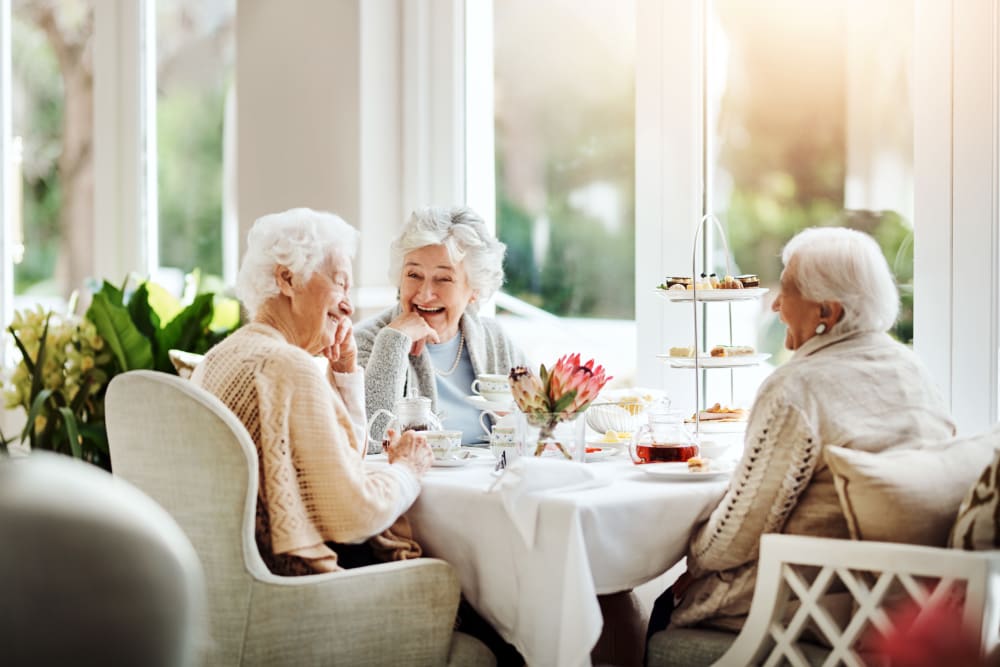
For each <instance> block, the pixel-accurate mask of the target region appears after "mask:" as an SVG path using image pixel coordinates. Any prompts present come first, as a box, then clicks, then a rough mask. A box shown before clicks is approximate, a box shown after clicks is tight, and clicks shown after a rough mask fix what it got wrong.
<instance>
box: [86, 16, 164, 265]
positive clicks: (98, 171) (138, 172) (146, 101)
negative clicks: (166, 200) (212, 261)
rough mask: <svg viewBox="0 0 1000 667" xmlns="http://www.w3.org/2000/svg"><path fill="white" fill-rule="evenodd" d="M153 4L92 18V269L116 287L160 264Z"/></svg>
mask: <svg viewBox="0 0 1000 667" xmlns="http://www.w3.org/2000/svg"><path fill="white" fill-rule="evenodd" d="M153 11H154V9H153V8H152V7H150V6H149V4H148V0H140V1H139V2H136V1H134V0H100V1H99V2H97V3H96V5H95V13H94V38H93V41H92V45H93V50H94V53H93V57H94V266H95V267H97V268H98V274H99V275H101V276H106V277H107V278H108V279H109V280H114V281H118V280H120V279H122V278H124V277H125V276H126V275H127V274H129V273H131V272H135V273H138V274H139V275H141V276H147V275H149V272H150V271H151V270H152V269H153V268H154V267H155V266H156V264H157V247H158V245H157V243H158V238H157V232H156V217H157V203H156V201H157V200H156V124H155V118H156V116H155V111H156V107H155V105H156V93H155V82H156V79H155V71H156V70H155V67H156V33H155V23H154V16H153V14H152V12H153Z"/></svg>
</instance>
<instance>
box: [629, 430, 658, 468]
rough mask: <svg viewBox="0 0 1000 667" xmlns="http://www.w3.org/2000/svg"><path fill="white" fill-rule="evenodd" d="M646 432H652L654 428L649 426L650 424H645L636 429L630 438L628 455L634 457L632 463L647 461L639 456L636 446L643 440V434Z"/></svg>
mask: <svg viewBox="0 0 1000 667" xmlns="http://www.w3.org/2000/svg"><path fill="white" fill-rule="evenodd" d="M645 433H652V430H651V429H650V428H649V424H643V425H642V426H640V427H639V428H638V429H636V431H635V433H633V434H632V439H631V440H629V443H628V455H629V457H630V458H631V459H632V463H636V464H638V463H645V461H643V460H642V459H640V458H639V454H638V453H637V452H636V447H638V446H639V443H640V442H641V441H642V436H643V434H645Z"/></svg>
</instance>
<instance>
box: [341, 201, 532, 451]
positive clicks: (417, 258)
mask: <svg viewBox="0 0 1000 667" xmlns="http://www.w3.org/2000/svg"><path fill="white" fill-rule="evenodd" d="M505 250H506V246H504V244H503V243H501V242H500V241H498V240H497V239H496V238H495V237H494V236H493V234H491V233H490V231H489V230H488V229H487V228H486V223H484V222H483V219H482V218H480V217H479V216H478V215H476V213H474V212H473V211H472V210H470V209H468V208H462V207H456V208H451V209H447V208H436V207H433V208H424V209H421V210H418V211H415V212H414V213H413V215H411V216H410V219H409V220H408V221H407V223H406V224H405V225H404V226H403V229H402V231H401V232H400V234H399V236H398V237H397V238H396V239H395V240H394V241H393V242H392V245H391V250H390V252H391V257H390V266H389V276H390V279H391V280H393V281H394V282H395V283H396V285H397V286H398V288H399V303H397V304H396V305H395V306H393V307H391V308H389V309H388V310H385V311H384V312H382V313H380V314H379V315H376V316H375V317H373V318H371V319H369V320H366V321H364V322H362V323H361V324H359V325H358V326H357V327H355V329H354V333H355V336H356V338H357V342H358V362H359V363H360V364H361V365H362V366H363V367H364V369H365V400H366V406H367V409H368V414H369V415H372V414H375V411H376V410H379V409H386V410H390V411H391V410H392V409H393V406H394V405H395V403H396V401H397V400H398V399H399V398H402V397H403V396H424V397H428V398H430V399H431V404H432V409H433V410H434V411H435V412H436V413H438V414H439V415H441V417H442V421H443V424H444V427H445V428H448V429H457V430H461V431H462V433H463V437H462V440H463V442H464V443H474V442H478V441H479V440H481V436H482V428H481V427H480V425H479V415H480V411H479V410H478V409H476V408H475V407H474V406H473V405H471V404H470V403H468V402H467V401H466V397H467V396H468V395H469V394H470V393H471V385H472V381H473V380H474V379H475V377H476V375H478V374H480V373H503V374H506V373H507V372H509V371H510V369H511V367H513V366H516V365H519V364H523V363H524V358H523V355H522V354H521V353H520V352H519V351H518V350H516V349H515V348H514V346H513V344H512V343H511V341H510V339H509V338H507V336H506V335H505V334H504V333H503V331H502V330H501V329H500V326H499V324H497V323H496V322H495V321H494V320H492V319H488V318H481V317H479V315H478V314H477V311H478V307H479V304H480V303H481V302H483V301H486V300H487V299H489V298H490V297H491V296H492V295H493V293H494V292H495V291H496V290H497V289H499V288H500V285H502V284H503V256H504V251H505ZM387 422H388V419H382V420H381V422H380V423H379V422H377V423H376V424H375V428H374V429H373V433H372V435H373V436H374V438H375V439H374V440H373V441H372V442H374V443H378V442H379V441H380V439H381V432H382V430H383V429H385V427H386V426H387V425H388V424H387Z"/></svg>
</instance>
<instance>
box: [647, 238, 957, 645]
mask: <svg viewBox="0 0 1000 667" xmlns="http://www.w3.org/2000/svg"><path fill="white" fill-rule="evenodd" d="M782 260H783V262H784V265H785V269H784V271H783V272H782V274H781V289H780V292H779V294H778V296H777V298H776V299H775V301H774V305H773V310H775V311H776V312H777V313H778V314H779V317H780V318H781V321H782V322H784V323H785V325H786V326H787V333H786V336H785V346H786V347H787V348H788V349H790V350H794V352H795V353H794V355H793V356H792V358H791V359H790V360H789V361H788V362H787V363H785V364H784V365H783V366H781V367H780V368H778V369H777V370H776V371H775V372H774V373H773V374H772V375H771V376H770V377H769V378H768V379H767V381H765V382H764V384H763V385H762V386H761V387H760V390H759V391H758V394H757V398H756V400H755V401H754V405H753V408H752V410H751V414H750V423H749V424H748V426H747V432H746V440H745V449H744V453H743V457H742V459H741V461H740V463H739V465H738V466H737V468H736V471H735V472H734V474H733V477H732V481H731V483H730V486H729V489H728V491H727V492H726V494H725V496H724V497H723V498H722V501H721V502H720V503H719V505H718V507H716V508H715V510H714V511H713V512H712V514H711V516H710V517H709V519H708V521H707V522H706V523H705V524H703V525H701V526H700V527H698V528H697V529H696V530H695V532H694V534H693V535H692V538H691V542H690V545H689V548H688V555H687V567H688V571H687V573H686V574H684V575H682V577H681V579H679V580H678V582H677V583H676V584H675V585H674V587H673V589H672V590H671V589H668V590H667V591H666V593H665V594H664V595H663V596H661V598H660V599H659V600H657V604H656V607H655V608H654V617H653V618H652V619H651V621H650V631H651V632H652V631H655V630H657V629H661V628H663V627H666V625H667V621H669V622H671V623H673V624H675V625H677V626H691V625H707V626H712V627H718V628H723V629H729V630H738V629H739V628H740V627H742V624H743V621H744V620H745V618H746V614H747V612H748V611H749V609H750V600H751V597H752V595H753V589H754V583H755V580H756V574H757V558H758V548H759V544H760V537H761V535H762V534H764V533H790V534H801V535H815V536H822V537H833V538H845V539H847V538H849V535H848V530H847V524H846V521H845V519H844V516H843V512H842V510H841V506H840V502H839V500H838V498H837V492H836V489H835V488H834V483H833V476H832V474H831V472H830V469H829V468H828V467H827V465H826V463H825V461H824V457H823V448H824V447H826V446H828V445H838V446H842V447H850V448H853V449H860V450H865V451H870V452H875V451H880V450H884V449H889V448H892V447H907V446H920V445H921V443H924V442H942V441H944V440H946V439H948V438H949V437H950V436H952V435H954V432H955V427H954V424H953V423H952V421H951V418H950V417H949V414H948V411H947V409H946V407H945V404H944V402H943V400H942V398H941V397H940V395H939V394H938V392H937V391H936V390H935V388H934V386H933V385H932V382H931V380H930V378H929V376H928V374H927V373H926V371H925V369H924V368H923V366H922V364H921V363H920V362H919V360H918V359H917V357H916V355H914V354H913V352H912V351H911V350H910V349H909V348H907V347H906V346H904V345H901V344H900V343H898V342H896V341H894V340H893V339H892V338H890V337H889V335H888V334H887V333H886V331H888V329H889V328H890V327H891V326H892V324H893V322H894V321H895V319H896V317H897V315H898V312H899V295H898V293H897V291H896V286H895V283H894V282H893V279H892V275H891V273H890V271H889V267H888V265H887V263H886V261H885V258H884V257H883V255H882V252H881V250H880V249H879V247H878V244H876V243H875V241H874V240H873V239H872V238H871V237H870V236H868V235H866V234H863V233H861V232H858V231H854V230H850V229H844V228H832V227H825V228H815V229H807V230H805V231H803V232H801V233H800V234H798V235H797V236H796V237H795V238H793V239H792V240H791V241H789V242H788V244H787V245H786V246H785V249H784V252H783V253H782ZM675 603H676V608H675V609H671V608H672V607H673V606H674V604H675ZM671 611H672V615H671Z"/></svg>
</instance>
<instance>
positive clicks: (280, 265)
mask: <svg viewBox="0 0 1000 667" xmlns="http://www.w3.org/2000/svg"><path fill="white" fill-rule="evenodd" d="M357 244H358V233H357V231H356V230H355V229H354V228H353V227H351V226H350V225H348V224H347V223H346V222H344V221H343V220H342V219H341V218H339V217H337V216H335V215H332V214H330V213H321V212H317V211H312V210H310V209H304V208H299V209H292V210H289V211H285V212H283V213H277V214H274V215H267V216H264V217H262V218H260V219H258V220H257V221H256V222H255V223H254V225H253V228H252V229H251V230H250V234H249V235H248V237H247V249H246V255H245V256H244V258H243V263H242V265H241V266H240V271H239V276H238V279H237V286H236V289H237V296H239V298H240V300H241V301H242V302H243V305H244V306H245V308H246V311H247V315H248V316H249V320H250V321H249V323H248V324H246V325H245V326H243V327H241V328H240V329H239V330H237V331H236V332H235V333H233V334H232V335H231V336H229V337H228V338H226V339H225V340H223V341H222V342H221V343H219V344H218V345H216V346H215V347H213V348H212V349H211V350H209V352H208V353H207V354H206V355H205V359H204V360H203V361H202V362H201V363H200V364H199V365H198V367H197V368H196V369H195V372H194V374H193V375H192V377H191V380H192V381H193V382H194V383H195V384H198V385H200V386H202V387H204V388H205V389H206V390H208V391H209V392H211V393H212V394H215V395H216V396H218V397H219V398H220V399H221V400H222V402H223V403H225V404H226V405H227V406H228V407H229V408H230V409H231V410H232V411H233V412H234V413H235V414H236V416H237V417H238V418H239V419H240V421H241V422H243V425H244V426H246V428H247V431H249V433H250V437H251V438H252V439H253V441H254V444H255V445H256V446H257V455H258V459H259V461H258V464H259V469H260V485H259V489H258V497H257V524H256V538H257V546H258V548H259V550H260V553H261V557H262V558H263V560H264V562H265V563H266V564H267V566H268V568H269V569H270V570H271V571H272V572H274V573H276V574H281V575H298V574H310V573H315V572H326V571H334V570H339V569H341V568H344V567H355V566H360V565H366V564H370V563H373V562H376V561H378V560H395V559H404V558H414V557H417V556H419V555H420V547H419V545H417V544H416V543H415V542H414V541H413V540H412V539H410V537H409V535H410V533H409V526H408V524H407V523H406V520H405V518H401V515H402V514H403V512H405V511H406V510H407V509H409V507H410V505H411V504H412V503H413V501H414V500H415V499H416V497H417V494H418V493H419V492H420V478H421V477H422V475H423V474H424V472H425V471H426V470H427V468H428V467H429V466H430V463H431V461H432V455H431V451H430V447H429V446H428V445H427V442H426V439H425V438H424V437H423V436H421V435H418V434H415V433H414V432H412V431H408V432H406V433H403V434H402V435H401V436H399V437H395V434H393V438H392V442H391V444H390V445H389V447H388V458H389V465H388V466H385V467H384V468H380V469H378V470H374V469H367V468H366V467H365V465H364V461H363V459H364V456H365V453H366V440H365V426H364V425H365V412H364V400H363V392H364V371H363V370H362V369H361V368H360V367H359V366H358V364H357V345H356V343H355V341H354V336H353V335H352V325H351V318H350V316H351V313H352V312H353V310H354V309H353V306H352V305H351V299H350V288H351V271H352V264H351V262H352V259H351V258H352V257H353V255H354V253H355V249H356V248H357ZM317 355H322V357H325V363H324V364H323V366H325V370H323V369H321V368H320V366H319V365H318V363H317V359H316V358H315V357H316V356H317Z"/></svg>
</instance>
